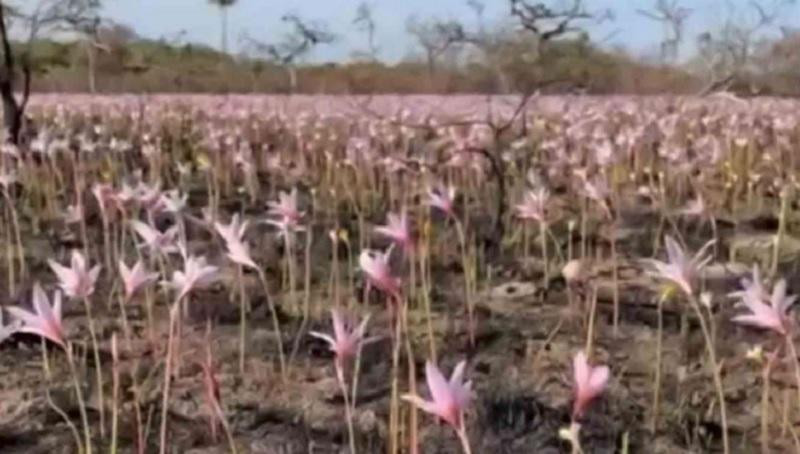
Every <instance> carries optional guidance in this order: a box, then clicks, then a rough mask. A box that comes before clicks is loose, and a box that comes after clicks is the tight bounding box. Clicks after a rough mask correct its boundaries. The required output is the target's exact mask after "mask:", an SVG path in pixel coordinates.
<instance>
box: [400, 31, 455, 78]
mask: <svg viewBox="0 0 800 454" xmlns="http://www.w3.org/2000/svg"><path fill="white" fill-rule="evenodd" d="M406 30H407V31H408V33H409V34H411V36H413V37H414V39H416V41H417V43H418V44H419V45H420V47H422V50H423V52H425V63H426V67H427V68H428V78H429V79H430V82H431V83H433V78H434V75H435V73H436V61H437V60H438V59H439V57H441V56H442V55H443V54H444V53H445V52H447V51H448V50H449V49H451V48H452V47H453V46H454V45H457V44H460V43H463V42H464V40H465V38H466V32H465V30H464V27H463V26H462V25H461V24H460V23H459V22H456V21H453V20H451V21H441V20H438V19H426V20H423V19H419V18H418V17H417V16H411V17H409V18H408V20H407V21H406Z"/></svg>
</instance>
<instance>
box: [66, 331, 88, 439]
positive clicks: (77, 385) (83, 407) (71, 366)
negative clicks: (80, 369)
mask: <svg viewBox="0 0 800 454" xmlns="http://www.w3.org/2000/svg"><path fill="white" fill-rule="evenodd" d="M66 351H67V364H68V365H69V372H70V375H72V385H73V387H74V388H75V398H76V399H77V400H78V411H79V412H80V414H81V423H82V424H83V438H84V444H85V449H86V451H85V452H86V454H92V432H91V428H90V427H89V417H88V416H87V415H86V403H85V401H84V400H83V392H82V391H81V384H80V382H79V381H78V373H77V371H76V370H75V359H74V357H73V356H72V344H70V343H69V342H68V343H67V348H66Z"/></svg>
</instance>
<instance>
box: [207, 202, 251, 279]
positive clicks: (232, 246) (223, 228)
mask: <svg viewBox="0 0 800 454" xmlns="http://www.w3.org/2000/svg"><path fill="white" fill-rule="evenodd" d="M214 228H215V229H216V230H217V233H219V235H220V236H221V237H222V239H223V240H225V247H226V248H227V249H228V258H230V259H231V260H232V261H233V262H234V263H238V264H239V265H242V266H246V267H249V268H253V269H258V266H257V265H256V264H255V262H254V261H253V259H252V257H250V248H249V246H248V245H247V243H245V242H244V234H245V231H246V230H247V221H244V222H240V221H239V215H238V214H234V215H233V217H232V218H231V223H230V224H227V225H226V224H222V223H219V222H215V223H214Z"/></svg>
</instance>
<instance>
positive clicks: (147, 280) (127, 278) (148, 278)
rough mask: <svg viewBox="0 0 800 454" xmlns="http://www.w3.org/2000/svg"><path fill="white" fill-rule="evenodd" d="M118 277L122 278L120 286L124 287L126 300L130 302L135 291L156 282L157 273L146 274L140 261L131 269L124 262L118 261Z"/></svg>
mask: <svg viewBox="0 0 800 454" xmlns="http://www.w3.org/2000/svg"><path fill="white" fill-rule="evenodd" d="M119 275H120V277H122V285H123V286H124V287H125V299H126V300H130V299H131V298H132V297H133V295H135V294H136V292H137V291H139V290H140V289H142V288H144V287H146V286H147V285H149V284H152V283H153V282H155V281H156V280H158V273H148V272H147V269H145V267H144V263H142V261H141V260H139V261H137V262H136V264H134V265H133V267H132V268H128V266H127V265H125V262H123V261H122V260H120V261H119Z"/></svg>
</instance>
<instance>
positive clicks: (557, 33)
mask: <svg viewBox="0 0 800 454" xmlns="http://www.w3.org/2000/svg"><path fill="white" fill-rule="evenodd" d="M508 1H509V7H510V11H511V16H512V17H514V18H515V19H516V20H517V22H518V23H519V25H520V26H521V27H522V28H523V29H524V30H526V31H528V32H529V33H531V34H532V35H533V36H534V38H535V39H536V44H537V46H538V47H539V48H540V49H541V46H543V45H545V44H547V43H548V42H550V41H552V40H554V39H557V38H560V37H563V36H567V35H570V34H575V33H582V32H583V31H584V26H585V25H586V24H587V23H591V22H602V21H604V20H607V19H612V18H613V14H612V12H611V10H603V11H590V10H589V9H588V8H586V5H585V4H584V2H583V0H571V1H569V2H568V3H566V4H557V3H558V2H554V4H553V5H550V4H549V3H548V2H531V1H529V0H508Z"/></svg>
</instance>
